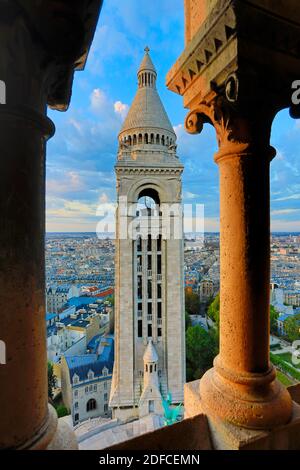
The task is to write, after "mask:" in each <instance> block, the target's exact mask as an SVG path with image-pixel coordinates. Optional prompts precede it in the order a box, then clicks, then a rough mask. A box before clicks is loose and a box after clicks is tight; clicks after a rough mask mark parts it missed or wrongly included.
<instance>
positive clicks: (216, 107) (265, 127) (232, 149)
mask: <svg viewBox="0 0 300 470" xmlns="http://www.w3.org/2000/svg"><path fill="white" fill-rule="evenodd" d="M274 116H275V112H273V111H272V110H270V109H265V110H264V111H263V110H261V109H257V111H255V110H254V109H250V108H246V109H244V110H241V109H240V108H239V107H237V106H234V105H231V103H229V102H228V100H226V98H223V97H222V96H219V97H214V98H213V99H212V100H211V102H209V103H208V102H203V103H201V104H200V105H199V106H197V107H195V108H194V109H193V110H192V111H190V112H189V114H188V115H187V117H186V119H185V129H186V131H187V132H188V133H190V134H198V133H200V132H201V131H202V129H203V126H204V124H205V123H209V124H211V125H212V126H213V127H214V128H215V131H216V136H217V141H218V146H219V151H218V153H217V154H216V155H215V160H216V161H219V159H220V158H221V157H225V156H229V155H239V156H242V155H245V154H250V153H252V152H253V153H256V154H257V155H259V154H260V152H261V151H262V152H263V153H264V154H266V153H267V154H268V155H269V158H270V160H271V159H272V158H274V156H275V155H276V151H275V149H274V148H273V147H271V146H270V144H269V140H270V133H271V126H272V121H273V118H274ZM254 151H255V152H254Z"/></svg>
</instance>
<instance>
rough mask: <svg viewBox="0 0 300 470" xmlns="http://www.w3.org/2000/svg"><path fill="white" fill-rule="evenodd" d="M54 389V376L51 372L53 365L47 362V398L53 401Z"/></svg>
mask: <svg viewBox="0 0 300 470" xmlns="http://www.w3.org/2000/svg"><path fill="white" fill-rule="evenodd" d="M55 387H56V376H55V375H54V372H53V364H52V363H51V362H49V361H48V398H49V399H50V400H51V401H52V400H53V392H54V389H55Z"/></svg>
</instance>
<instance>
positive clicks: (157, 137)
mask: <svg viewBox="0 0 300 470" xmlns="http://www.w3.org/2000/svg"><path fill="white" fill-rule="evenodd" d="M156 144H157V145H159V134H156Z"/></svg>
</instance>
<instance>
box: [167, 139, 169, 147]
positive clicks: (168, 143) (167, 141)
mask: <svg viewBox="0 0 300 470" xmlns="http://www.w3.org/2000/svg"><path fill="white" fill-rule="evenodd" d="M167 147H169V137H167Z"/></svg>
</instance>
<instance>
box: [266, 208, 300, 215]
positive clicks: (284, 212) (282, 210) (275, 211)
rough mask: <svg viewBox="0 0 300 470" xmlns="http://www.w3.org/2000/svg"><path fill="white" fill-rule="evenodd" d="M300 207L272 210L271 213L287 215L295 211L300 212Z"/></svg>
mask: <svg viewBox="0 0 300 470" xmlns="http://www.w3.org/2000/svg"><path fill="white" fill-rule="evenodd" d="M299 211H300V209H279V210H274V211H272V212H271V215H287V214H293V213H294V212H299Z"/></svg>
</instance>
